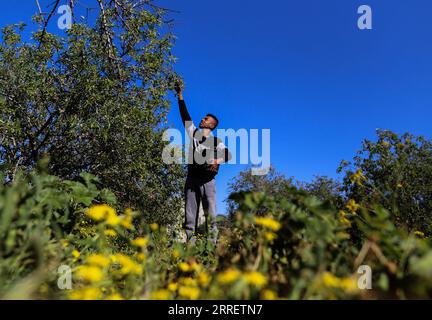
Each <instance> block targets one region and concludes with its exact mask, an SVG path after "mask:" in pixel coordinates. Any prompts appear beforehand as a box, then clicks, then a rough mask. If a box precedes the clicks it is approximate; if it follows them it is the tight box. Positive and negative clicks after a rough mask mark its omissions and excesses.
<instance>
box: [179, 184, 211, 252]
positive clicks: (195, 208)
mask: <svg viewBox="0 0 432 320" xmlns="http://www.w3.org/2000/svg"><path fill="white" fill-rule="evenodd" d="M184 192H185V223H184V228H185V231H186V235H187V240H188V242H191V243H195V240H196V239H195V233H196V232H197V229H198V217H199V209H200V203H202V205H203V209H204V215H205V222H206V223H205V227H206V233H207V234H208V233H209V229H208V228H209V225H210V237H211V241H212V242H213V243H216V239H217V225H216V181H215V179H212V180H210V181H203V180H201V179H200V178H196V177H192V176H188V177H187V179H186V184H185V189H184Z"/></svg>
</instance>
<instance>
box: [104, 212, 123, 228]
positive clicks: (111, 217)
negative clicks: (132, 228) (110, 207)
mask: <svg viewBox="0 0 432 320" xmlns="http://www.w3.org/2000/svg"><path fill="white" fill-rule="evenodd" d="M120 221H121V219H120V217H119V216H118V215H117V214H116V213H115V211H109V213H108V215H107V216H106V223H107V224H108V225H110V226H117V225H118V224H119V223H120Z"/></svg>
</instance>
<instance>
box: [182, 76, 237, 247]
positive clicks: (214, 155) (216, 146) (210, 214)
mask: <svg viewBox="0 0 432 320" xmlns="http://www.w3.org/2000/svg"><path fill="white" fill-rule="evenodd" d="M176 92H177V97H178V104H179V108H180V115H181V118H182V121H183V125H184V126H185V128H186V132H187V134H188V136H189V138H190V139H191V141H190V142H191V143H190V148H189V154H188V174H187V178H186V183H185V189H184V192H185V223H184V229H185V231H186V235H187V241H188V242H190V243H192V244H194V243H195V239H196V238H195V233H196V231H197V227H198V216H199V208H200V203H202V205H203V209H204V213H205V217H206V232H207V233H208V225H209V224H210V235H211V240H212V242H213V243H214V244H216V240H217V226H216V181H215V176H216V174H217V173H218V171H219V165H220V164H221V163H224V162H227V161H229V160H230V159H231V153H230V152H229V150H228V149H227V148H226V146H225V145H224V144H223V143H222V141H221V140H220V139H218V138H216V137H214V136H212V135H211V132H212V131H213V130H214V129H216V127H217V125H218V123H219V120H218V119H217V118H216V116H214V115H212V114H207V115H206V116H205V117H204V118H202V120H201V122H200V124H199V129H201V130H199V129H198V128H197V127H195V125H194V123H193V122H192V119H191V117H190V115H189V112H188V110H187V108H186V103H185V101H184V99H183V91H182V88H181V86H180V85H179V84H178V85H176Z"/></svg>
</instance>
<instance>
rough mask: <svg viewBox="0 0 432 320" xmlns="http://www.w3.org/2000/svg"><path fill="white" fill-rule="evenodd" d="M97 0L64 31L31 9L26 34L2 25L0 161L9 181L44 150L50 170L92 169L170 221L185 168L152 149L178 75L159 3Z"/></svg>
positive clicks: (64, 174) (66, 174) (130, 202)
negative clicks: (31, 25)
mask: <svg viewBox="0 0 432 320" xmlns="http://www.w3.org/2000/svg"><path fill="white" fill-rule="evenodd" d="M95 4H96V3H95ZM98 4H100V8H101V10H100V11H99V16H98V17H97V20H96V23H95V25H94V26H90V25H88V24H83V23H74V24H73V26H72V28H71V29H70V30H68V31H67V33H66V35H65V36H64V37H61V36H59V35H57V34H52V33H49V32H48V31H47V30H46V28H45V27H46V25H45V20H44V19H43V18H42V16H40V15H38V16H36V17H35V20H36V21H37V22H38V23H39V28H38V30H37V31H35V32H33V33H32V39H31V40H30V41H24V40H23V35H22V34H23V31H24V28H25V26H24V24H20V25H15V26H8V27H5V28H3V29H2V41H1V42H0V133H1V135H0V170H1V172H3V174H4V181H5V182H10V181H12V180H13V179H14V173H15V172H16V171H17V170H18V169H19V170H27V171H30V170H31V169H32V168H34V166H35V165H36V163H37V161H38V160H39V159H41V158H43V157H45V156H49V157H50V158H51V162H50V172H51V173H52V174H53V175H56V176H58V177H60V178H64V179H72V180H73V179H76V178H77V177H78V176H79V175H80V173H81V172H83V171H85V172H88V173H91V174H93V175H96V176H98V177H99V179H100V182H101V183H102V185H103V186H106V187H107V186H109V188H110V189H111V190H112V191H113V192H114V193H115V194H116V196H117V197H118V200H119V202H120V203H121V204H122V205H123V206H125V207H126V206H133V207H135V208H138V209H140V211H141V212H142V214H143V216H144V217H146V218H147V219H153V220H158V221H159V222H160V223H164V224H167V223H173V221H176V220H177V219H178V212H179V208H180V207H179V205H180V202H179V201H178V200H179V197H180V193H179V190H181V188H180V181H181V177H182V176H183V174H184V173H183V168H182V167H180V166H174V165H166V164H164V162H163V161H162V159H161V157H162V150H163V148H164V147H165V146H166V144H167V142H165V141H163V140H162V132H163V131H164V129H165V128H166V115H167V112H168V107H169V102H168V100H167V98H166V94H167V92H168V90H169V89H171V88H172V86H173V82H174V80H175V79H176V78H177V75H176V74H175V72H174V71H173V63H174V61H175V58H174V57H173V56H172V54H171V49H172V46H173V42H174V36H173V35H172V33H171V32H170V29H169V26H168V25H167V23H165V21H166V12H165V11H163V10H160V9H157V8H155V7H154V6H152V5H151V4H150V2H148V6H147V7H146V6H144V7H143V6H141V5H139V6H138V5H134V3H133V1H129V0H121V1H98ZM143 5H144V4H143ZM155 208H158V210H157V211H155V210H154V209H155Z"/></svg>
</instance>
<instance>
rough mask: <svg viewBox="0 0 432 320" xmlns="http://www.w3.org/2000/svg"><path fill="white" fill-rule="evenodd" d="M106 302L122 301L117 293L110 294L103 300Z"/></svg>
mask: <svg viewBox="0 0 432 320" xmlns="http://www.w3.org/2000/svg"><path fill="white" fill-rule="evenodd" d="M105 299H106V300H124V299H123V297H122V296H121V295H120V294H119V293H112V294H110V295H109V296H107V297H106V298H105Z"/></svg>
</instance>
